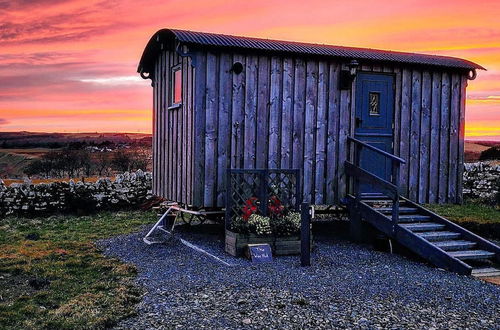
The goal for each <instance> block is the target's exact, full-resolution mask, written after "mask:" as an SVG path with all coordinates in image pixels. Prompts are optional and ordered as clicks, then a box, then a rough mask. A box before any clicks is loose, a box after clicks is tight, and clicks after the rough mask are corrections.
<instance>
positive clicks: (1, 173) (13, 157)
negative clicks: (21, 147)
mask: <svg viewBox="0 0 500 330" xmlns="http://www.w3.org/2000/svg"><path fill="white" fill-rule="evenodd" d="M32 159H33V158H32V157H30V156H26V155H20V154H15V153H5V152H0V177H16V176H22V175H23V169H24V168H25V167H26V166H27V165H28V164H29V163H30V162H31V160H32Z"/></svg>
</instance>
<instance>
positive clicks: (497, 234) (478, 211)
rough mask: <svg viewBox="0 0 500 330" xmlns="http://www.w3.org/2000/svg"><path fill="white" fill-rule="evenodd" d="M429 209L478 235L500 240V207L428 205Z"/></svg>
mask: <svg viewBox="0 0 500 330" xmlns="http://www.w3.org/2000/svg"><path fill="white" fill-rule="evenodd" d="M427 207H428V208H429V209H431V210H432V211H434V212H436V213H437V214H439V215H441V216H443V217H445V218H447V219H448V220H451V221H453V222H455V223H457V224H459V225H461V226H463V227H465V228H466V229H468V230H470V231H472V232H474V233H476V234H479V235H482V236H485V237H487V238H492V239H496V240H500V208H499V207H495V206H488V205H482V204H475V203H466V204H463V205H452V204H446V205H427Z"/></svg>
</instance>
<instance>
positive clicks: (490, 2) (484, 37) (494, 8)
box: [0, 0, 500, 140]
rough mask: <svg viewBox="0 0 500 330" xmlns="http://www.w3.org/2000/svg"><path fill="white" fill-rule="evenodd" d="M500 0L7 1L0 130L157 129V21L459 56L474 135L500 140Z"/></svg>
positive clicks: (0, 4) (2, 8) (0, 14)
mask: <svg viewBox="0 0 500 330" xmlns="http://www.w3.org/2000/svg"><path fill="white" fill-rule="evenodd" d="M499 17H500V1H498V0H480V1H470V0H467V1H464V0H438V1H436V0H432V1H416V0H413V1H409V0H398V1H375V0H371V1H361V0H359V1H357V0H350V1H345V0H342V1H337V0H333V1H332V0H324V1H319V0H301V1H295V0H286V1H285V0H284V1H272V0H266V1H255V0H252V1H250V0H246V1H221V0H211V1H195V0H191V1H186V0H180V1H177V0H175V1H166V0H162V1H157V0H149V1H132V0H123V1H116V0H104V1H102V0H85V1H83V0H20V1H16V0H5V1H4V0H0V131H19V130H25V131H43V132H85V131H89V132H95V131H99V132H116V131H120V132H143V133H144V132H151V107H152V90H151V87H150V81H149V80H148V81H145V80H142V79H141V78H140V77H139V75H138V74H136V68H137V63H138V61H139V58H140V56H141V53H142V51H143V49H144V47H145V45H146V43H147V41H148V40H149V38H150V37H151V36H152V35H153V33H155V32H156V31H157V30H158V29H160V28H166V27H168V28H178V29H189V30H195V31H205V32H215V33H224V34H235V35H244V36H254V37H264V38H273V39H285V40H294V41H305V42H315V43H326V44H334V45H343V46H355V47H370V48H380V49H391V50H400V51H411V52H422V53H429V54H439V55H450V56H456V57H461V58H465V59H468V60H471V61H474V62H476V63H478V64H480V65H482V66H484V67H486V68H487V69H488V71H479V72H478V77H477V79H476V80H474V81H470V82H469V87H468V90H467V91H468V96H467V110H466V111H467V112H466V115H467V116H466V118H467V122H466V135H467V138H475V139H491V138H495V139H497V140H500V19H499Z"/></svg>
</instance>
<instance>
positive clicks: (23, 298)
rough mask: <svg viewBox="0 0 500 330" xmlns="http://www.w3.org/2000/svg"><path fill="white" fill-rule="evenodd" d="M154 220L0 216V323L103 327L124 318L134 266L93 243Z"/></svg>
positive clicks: (121, 215)
mask: <svg viewBox="0 0 500 330" xmlns="http://www.w3.org/2000/svg"><path fill="white" fill-rule="evenodd" d="M155 220H156V217H155V215H154V214H153V213H151V212H118V213H99V214H95V215H92V216H85V217H76V216H52V217H49V218H36V219H24V218H7V219H0V328H1V329H6V328H14V329H26V328H36V329H49V328H50V329H70V328H105V327H109V326H111V325H113V324H115V323H116V322H117V321H118V320H120V319H122V318H124V317H127V316H130V315H132V314H133V313H134V306H135V304H136V303H137V302H138V301H139V299H140V295H141V292H140V291H139V290H138V288H136V287H135V286H134V285H133V284H132V280H133V278H134V277H135V274H136V270H135V268H134V267H133V266H131V265H127V264H124V263H122V262H120V261H118V260H116V259H112V258H108V257H105V256H104V255H103V254H102V253H101V251H100V250H99V249H98V248H97V247H96V246H95V245H94V243H93V242H94V241H96V240H98V239H102V238H106V237H110V236H113V235H119V234H126V233H130V232H132V231H134V230H136V229H137V228H138V227H139V226H140V225H143V224H148V223H152V222H154V221H155Z"/></svg>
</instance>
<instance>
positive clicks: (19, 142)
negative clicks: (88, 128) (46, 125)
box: [0, 132, 151, 149]
mask: <svg viewBox="0 0 500 330" xmlns="http://www.w3.org/2000/svg"><path fill="white" fill-rule="evenodd" d="M78 142H84V143H88V144H101V143H107V142H109V143H112V144H141V145H144V146H150V145H151V134H142V133H34V132H0V148H2V149H5V148H37V147H46V148H60V147H64V146H66V145H68V144H70V143H78Z"/></svg>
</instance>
